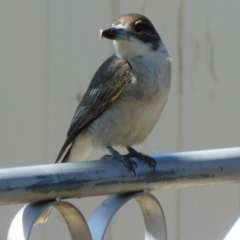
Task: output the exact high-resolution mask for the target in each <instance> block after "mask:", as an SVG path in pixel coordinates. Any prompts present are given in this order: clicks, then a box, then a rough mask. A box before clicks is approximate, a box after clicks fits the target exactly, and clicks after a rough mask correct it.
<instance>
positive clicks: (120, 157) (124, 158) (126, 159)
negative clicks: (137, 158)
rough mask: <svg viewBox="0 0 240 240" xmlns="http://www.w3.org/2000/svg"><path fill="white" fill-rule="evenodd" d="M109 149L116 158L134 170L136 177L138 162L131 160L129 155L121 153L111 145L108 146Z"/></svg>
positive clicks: (130, 169)
mask: <svg viewBox="0 0 240 240" xmlns="http://www.w3.org/2000/svg"><path fill="white" fill-rule="evenodd" d="M107 149H108V151H109V152H110V153H111V154H112V156H113V157H114V158H115V159H118V160H120V161H122V162H123V164H124V165H125V166H126V167H127V169H128V170H129V171H132V172H133V174H134V177H135V176H136V172H135V168H136V167H137V164H136V163H135V162H134V161H133V160H131V159H130V158H129V157H128V156H127V155H121V154H120V153H119V152H118V151H116V150H115V149H114V148H113V147H112V146H110V145H108V146H107Z"/></svg>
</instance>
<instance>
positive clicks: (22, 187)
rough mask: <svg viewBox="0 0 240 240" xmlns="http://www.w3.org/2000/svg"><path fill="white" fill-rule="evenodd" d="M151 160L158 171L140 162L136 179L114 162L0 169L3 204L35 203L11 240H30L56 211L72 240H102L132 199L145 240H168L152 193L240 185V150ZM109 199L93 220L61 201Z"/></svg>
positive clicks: (24, 213) (17, 220)
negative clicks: (171, 189) (122, 209)
mask: <svg viewBox="0 0 240 240" xmlns="http://www.w3.org/2000/svg"><path fill="white" fill-rule="evenodd" d="M152 157H154V158H155V160H156V162H157V166H156V169H155V171H154V170H153V169H150V168H149V167H148V166H147V165H145V164H144V163H143V162H140V161H138V160H137V159H135V160H136V162H137V166H138V167H137V169H136V175H134V174H133V172H129V171H128V170H127V169H126V168H125V167H124V166H123V164H122V163H121V162H119V161H117V160H114V159H112V160H101V161H89V162H80V163H67V164H50V165H41V166H31V167H19V168H11V169H1V170H0V204H2V205H3V204H5V205H7V204H13V203H24V202H31V203H30V204H28V205H27V206H24V207H23V208H22V209H20V211H19V212H18V214H17V215H16V216H15V218H14V220H13V222H12V224H11V227H10V230H9V234H8V238H7V240H29V239H30V234H31V231H32V228H33V226H34V224H36V223H40V222H44V221H45V220H47V219H48V216H49V214H50V212H51V209H52V208H55V209H57V210H58V211H59V212H60V213H61V214H62V216H63V218H64V219H65V222H66V224H67V225H68V229H69V231H70V234H71V238H72V239H74V240H80V239H81V240H103V239H104V235H105V232H106V229H107V227H108V226H109V223H110V222H111V219H112V218H113V216H114V215H115V214H116V213H117V211H118V210H119V209H120V208H121V207H122V206H123V205H124V204H125V203H126V202H128V201H129V200H131V199H135V200H136V201H137V202H138V204H139V206H140V209H141V211H142V214H143V218H144V222H145V240H167V228H166V220H165V217H164V212H163V209H162V207H161V204H160V203H159V202H158V200H157V199H156V198H155V197H154V196H153V195H152V194H150V193H148V192H149V191H151V190H160V189H168V188H183V187H193V186H203V185H213V184H223V183H235V182H240V148H228V149H219V150H207V151H196V152H185V153H173V154H172V153H171V154H162V155H156V156H152ZM106 194H111V196H109V197H108V198H107V199H106V200H104V202H103V203H102V204H101V205H100V206H99V207H98V208H97V209H96V210H95V211H94V213H93V214H92V216H91V217H90V219H89V220H88V221H87V220H86V219H85V218H84V216H83V214H82V213H81V212H80V211H79V210H78V209H77V208H76V207H75V206H74V205H72V204H70V203H68V202H64V201H62V200H61V199H66V198H78V197H87V196H97V195H106ZM46 200H48V201H46ZM43 201H45V202H43ZM234 231H235V232H236V230H235V228H234ZM226 239H227V238H226Z"/></svg>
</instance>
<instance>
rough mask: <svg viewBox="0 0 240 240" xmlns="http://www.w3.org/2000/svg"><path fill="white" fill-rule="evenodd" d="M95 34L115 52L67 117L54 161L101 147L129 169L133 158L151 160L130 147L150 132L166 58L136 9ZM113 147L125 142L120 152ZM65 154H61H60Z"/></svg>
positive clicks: (160, 100)
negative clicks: (69, 120)
mask: <svg viewBox="0 0 240 240" xmlns="http://www.w3.org/2000/svg"><path fill="white" fill-rule="evenodd" d="M101 37H105V38H108V39H111V40H113V45H114V48H115V54H114V55H112V56H111V57H109V58H108V59H107V60H106V61H105V62H104V63H103V64H102V65H101V66H100V68H99V69H98V70H97V72H96V73H95V75H94V76H93V79H92V81H91V83H90V85H89V87H88V89H87V91H86V93H85V94H84V96H83V98H82V101H81V103H80V104H79V106H78V108H77V110H76V112H75V115H74V117H73V120H72V123H71V126H70V128H69V130H68V133H67V139H66V141H65V143H64V145H63V147H62V149H61V151H60V153H59V154H58V157H57V159H56V162H58V161H59V160H60V159H61V158H62V162H67V161H80V160H82V159H84V158H86V157H87V156H88V155H89V154H90V153H91V152H92V150H94V149H95V148H99V147H107V148H108V150H109V151H110V153H111V154H112V155H113V156H114V157H115V158H117V159H120V160H121V161H123V163H124V164H125V165H126V166H127V167H128V169H129V170H130V171H133V172H134V174H135V170H134V165H135V163H134V162H133V161H132V160H131V159H130V157H137V158H140V159H143V160H144V161H146V162H147V163H148V164H149V166H151V167H153V168H155V164H156V163H155V161H154V160H153V159H152V158H151V157H149V156H147V155H144V154H141V153H138V152H137V151H135V150H134V149H133V148H132V147H131V146H132V145H133V144H136V143H140V142H142V141H143V140H144V139H145V138H146V137H147V136H148V135H149V133H150V132H151V131H152V129H153V127H154V125H155V124H156V122H157V120H158V119H159V117H160V115H161V113H162V110H163V108H164V105H165V103H166V101H167V98H168V93H169V89H170V79H171V58H170V56H169V54H168V52H167V50H166V48H165V46H164V44H163V42H162V40H161V38H160V36H159V34H158V33H157V31H156V30H155V28H154V26H153V24H152V23H151V22H150V21H149V20H148V19H147V18H146V17H145V16H142V15H140V14H125V15H122V16H120V17H119V18H117V19H116V20H115V21H114V22H113V24H112V27H111V28H109V29H106V30H104V31H101ZM113 146H122V147H126V148H127V150H128V151H129V154H127V155H120V154H119V153H118V152H117V151H116V150H114V149H113ZM64 153H65V155H64Z"/></svg>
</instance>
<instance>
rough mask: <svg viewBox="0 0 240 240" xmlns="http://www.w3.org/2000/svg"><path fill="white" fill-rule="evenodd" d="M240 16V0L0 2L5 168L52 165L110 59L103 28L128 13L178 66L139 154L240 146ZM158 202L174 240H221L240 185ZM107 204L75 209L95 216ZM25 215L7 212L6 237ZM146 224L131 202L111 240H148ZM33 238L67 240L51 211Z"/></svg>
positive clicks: (2, 213) (170, 195)
mask: <svg viewBox="0 0 240 240" xmlns="http://www.w3.org/2000/svg"><path fill="white" fill-rule="evenodd" d="M239 9H240V1H239V0H229V1H223V0H211V1H210V0H174V1H173V0H172V1H169V0H161V1H159V0H158V1H157V0H152V1H140V0H131V1H126V0H125V1H124V0H122V1H120V0H112V1H111V0H108V1H106V0H101V1H100V0H99V1H87V0H85V1H83V0H82V1H80V0H78V1H77V0H68V1H66V0H45V1H44V0H35V1H32V0H1V1H0V146H1V151H0V159H1V162H0V167H1V168H6V167H13V166H25V165H35V164H46V163H53V162H54V160H55V157H56V155H57V153H58V151H59V149H60V147H61V145H62V143H63V141H64V140H65V135H66V132H67V129H68V127H69V123H70V120H71V118H72V116H73V113H74V110H75V108H76V106H77V104H78V99H79V96H81V94H83V93H84V91H85V90H86V88H87V85H88V83H89V82H90V80H91V77H92V76H93V74H94V72H95V71H96V69H97V68H98V66H99V65H100V64H101V62H103V60H105V59H106V58H107V57H108V56H109V55H110V54H111V53H112V52H113V48H112V46H111V42H110V41H108V40H105V39H104V40H102V41H98V39H99V29H100V28H103V29H104V28H108V27H109V26H110V25H111V22H112V20H114V18H116V17H117V16H118V15H120V14H123V13H129V12H137V13H143V14H145V15H147V16H148V17H149V18H150V19H151V20H152V22H153V23H154V25H155V26H156V28H157V30H158V31H159V32H160V34H161V37H162V38H163V40H164V42H165V45H166V46H167V48H168V49H169V52H170V53H171V56H172V58H173V60H174V62H173V77H172V88H171V93H170V97H169V101H168V103H167V105H166V108H165V110H164V113H163V115H162V117H161V120H160V121H159V123H158V124H157V126H156V128H155V130H154V132H153V133H152V134H151V135H150V136H149V138H148V139H147V140H146V141H145V142H144V143H143V144H141V145H140V146H139V147H137V148H138V149H139V150H142V151H143V152H146V153H161V152H176V151H190V150H202V149H212V148H224V147H234V146H239V142H240V128H239V123H240V107H239V105H240V94H239V92H240V79H239V78H240V77H239V76H240V31H239V22H240V14H239ZM101 154H102V153H101ZM101 154H100V153H96V154H94V155H92V156H91V159H96V158H98V157H99V156H100V155H101ZM154 194H155V195H156V196H157V197H158V199H159V200H160V201H161V203H162V206H163V208H164V211H165V214H166V219H167V227H168V237H169V238H168V239H169V240H219V239H223V238H224V236H225V235H226V233H227V232H228V230H229V229H230V227H231V226H232V225H233V223H234V222H235V221H236V219H237V218H238V216H239V213H240V211H239V210H240V209H239V207H240V205H239V198H240V191H239V185H238V184H235V185H224V186H216V187H215V186H213V187H204V188H194V189H193V188H192V189H184V190H168V191H161V192H155V193H154ZM103 198H104V197H97V198H88V199H80V200H71V202H74V203H75V204H77V206H79V207H80V209H81V210H82V211H83V212H84V213H85V214H86V216H89V215H90V213H91V212H92V211H93V209H94V208H95V206H97V205H98V204H99V203H100V202H101V200H102V199H103ZM19 208H20V205H13V206H1V207H0V235H1V239H6V235H7V231H8V228H9V225H10V222H11V220H12V219H13V216H14V215H15V214H16V212H17V210H18V209H19ZM126 222H128V223H127V224H126ZM142 226H143V221H142V219H141V215H140V212H139V210H138V209H137V205H136V203H135V202H131V203H129V204H128V205H127V206H126V207H125V208H124V209H122V210H121V212H120V213H119V214H118V215H117V217H116V218H115V219H114V220H113V223H112V225H111V228H110V230H109V233H108V236H107V239H114V240H120V239H131V240H135V239H143V228H142ZM31 239H35V240H40V239H46V240H47V239H53V240H54V239H70V236H69V234H68V231H67V228H66V226H65V225H64V223H63V221H62V219H61V218H60V216H59V215H58V214H57V213H53V214H52V216H51V218H50V220H49V222H48V223H47V224H46V225H44V226H37V227H36V228H35V229H34V231H33V235H32V238H31Z"/></svg>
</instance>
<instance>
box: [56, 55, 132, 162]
mask: <svg viewBox="0 0 240 240" xmlns="http://www.w3.org/2000/svg"><path fill="white" fill-rule="evenodd" d="M132 76H133V73H132V70H131V66H130V65H129V63H128V62H127V61H126V60H125V59H123V58H117V57H115V56H111V57H110V58H108V59H107V60H106V61H105V62H104V63H103V64H102V65H101V66H100V68H99V69H98V70H97V72H96V73H95V75H94V76H93V79H92V81H91V83H90V85H89V87H88V89H87V91H86V93H85V94H84V96H83V98H82V101H81V102H80V104H79V106H78V107H77V110H76V112H75V114H74V117H73V119H72V122H71V125H70V128H69V130H68V133H67V139H66V141H65V143H64V144H63V146H62V149H61V150H60V152H59V154H58V156H57V159H56V162H58V161H59V160H60V159H61V157H62V156H63V154H64V152H65V151H66V149H67V148H68V146H70V145H71V144H72V142H73V141H74V139H75V138H76V137H77V136H78V135H79V134H80V133H81V132H82V130H83V129H85V127H86V126H87V125H88V124H89V123H91V122H92V121H93V120H94V119H95V118H97V117H98V116H99V115H100V114H101V113H102V112H103V111H104V110H105V109H106V108H107V107H108V106H109V105H110V104H111V103H112V102H113V101H114V100H115V99H116V98H117V97H118V96H119V95H120V94H121V92H122V90H123V89H124V86H125V85H126V84H128V83H129V82H130V81H131V78H132ZM69 153H70V150H68V152H67V154H69ZM64 158H65V157H64ZM65 160H66V159H65Z"/></svg>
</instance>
